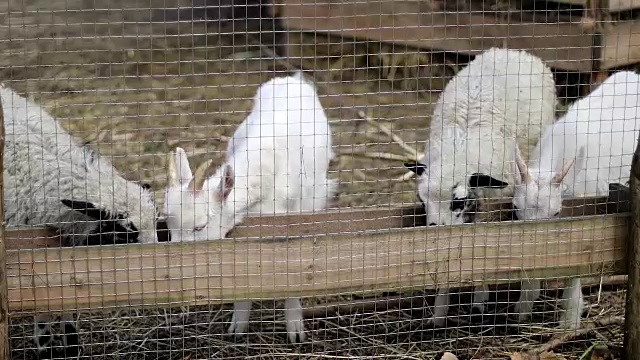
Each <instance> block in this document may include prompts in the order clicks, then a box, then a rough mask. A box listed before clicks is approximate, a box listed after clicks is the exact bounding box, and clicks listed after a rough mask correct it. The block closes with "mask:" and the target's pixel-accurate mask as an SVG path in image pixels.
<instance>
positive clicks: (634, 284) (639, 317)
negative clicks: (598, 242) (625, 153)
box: [624, 144, 640, 360]
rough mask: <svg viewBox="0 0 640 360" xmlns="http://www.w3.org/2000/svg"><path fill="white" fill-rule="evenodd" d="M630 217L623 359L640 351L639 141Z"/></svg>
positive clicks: (634, 167) (631, 357)
mask: <svg viewBox="0 0 640 360" xmlns="http://www.w3.org/2000/svg"><path fill="white" fill-rule="evenodd" d="M629 187H630V191H631V218H630V220H629V240H628V245H627V246H628V249H629V250H628V254H627V274H628V275H629V277H628V279H627V303H626V311H625V324H624V328H625V332H624V355H625V359H627V360H632V359H637V358H638V354H640V144H638V147H637V148H636V151H635V154H634V155H633V163H632V165H631V176H630V179H629Z"/></svg>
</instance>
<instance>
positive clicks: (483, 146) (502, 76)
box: [406, 48, 557, 326]
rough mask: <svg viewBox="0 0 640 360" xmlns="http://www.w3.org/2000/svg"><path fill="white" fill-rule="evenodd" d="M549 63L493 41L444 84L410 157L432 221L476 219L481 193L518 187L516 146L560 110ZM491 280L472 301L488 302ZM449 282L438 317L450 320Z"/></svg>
mask: <svg viewBox="0 0 640 360" xmlns="http://www.w3.org/2000/svg"><path fill="white" fill-rule="evenodd" d="M556 104H557V97H556V91H555V82H554V80H553V75H552V73H551V70H549V68H548V67H547V66H546V65H545V64H544V63H543V62H542V60H540V59H539V58H537V57H535V56H533V55H531V54H529V53H527V52H525V51H518V50H510V49H498V48H492V49H489V50H487V51H485V52H483V53H482V54H480V55H478V56H476V58H475V59H474V60H473V61H471V62H470V63H469V64H468V65H467V66H466V67H465V68H464V69H462V70H461V71H460V72H459V73H458V74H457V75H456V76H455V77H454V78H453V79H452V80H451V81H450V82H449V83H448V84H447V86H446V87H445V89H444V92H443V93H442V94H441V95H440V97H439V99H438V102H437V103H436V106H435V109H434V112H433V116H432V119H431V126H430V135H429V141H428V142H427V144H426V149H425V156H424V158H423V159H422V160H421V161H420V162H418V163H413V164H406V166H407V167H408V168H409V169H411V170H412V171H414V172H415V173H416V175H417V176H418V180H417V182H418V196H419V198H420V200H421V201H422V203H423V204H424V206H425V210H426V213H427V222H428V224H429V225H437V224H445V225H448V224H462V223H466V222H472V221H473V220H474V218H475V214H476V211H477V209H478V207H479V206H480V201H484V199H486V198H496V197H498V198H506V197H511V195H512V194H513V172H512V170H513V168H512V166H509V165H508V164H510V163H512V162H513V157H514V155H513V151H512V150H511V149H513V146H515V144H516V142H517V143H518V144H519V145H520V146H522V147H523V148H524V149H527V150H528V149H530V148H532V147H533V146H534V145H535V141H536V139H537V138H538V137H539V136H540V133H541V131H542V128H543V127H544V126H546V125H548V124H551V123H552V122H553V120H554V116H555V108H556ZM487 299H488V291H487V289H486V287H484V286H483V287H482V288H481V289H480V288H477V289H476V292H475V294H474V306H473V307H474V308H475V309H479V310H480V311H482V310H483V305H482V303H483V302H484V301H486V300H487ZM448 302H449V300H448V295H447V290H446V289H441V290H440V291H439V294H438V297H437V299H436V307H435V311H434V316H433V318H432V321H433V322H434V324H435V325H436V326H442V325H443V324H444V320H445V319H444V316H445V315H446V312H447V308H448Z"/></svg>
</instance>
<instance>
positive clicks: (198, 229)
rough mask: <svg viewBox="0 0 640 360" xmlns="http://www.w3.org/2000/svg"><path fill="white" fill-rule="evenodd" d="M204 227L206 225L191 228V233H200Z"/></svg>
mask: <svg viewBox="0 0 640 360" xmlns="http://www.w3.org/2000/svg"><path fill="white" fill-rule="evenodd" d="M206 226H207V225H202V226H196V227H195V228H193V232H200V231H202V230H204V228H205V227H206Z"/></svg>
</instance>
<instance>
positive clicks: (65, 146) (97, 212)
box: [0, 87, 157, 354]
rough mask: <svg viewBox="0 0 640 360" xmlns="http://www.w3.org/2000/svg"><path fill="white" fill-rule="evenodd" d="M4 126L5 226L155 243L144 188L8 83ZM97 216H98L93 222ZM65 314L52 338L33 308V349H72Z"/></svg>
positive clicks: (91, 241)
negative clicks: (59, 345) (59, 346)
mask: <svg viewBox="0 0 640 360" xmlns="http://www.w3.org/2000/svg"><path fill="white" fill-rule="evenodd" d="M0 99H1V100H2V107H3V115H4V126H5V149H4V150H5V153H4V214H5V222H6V225H7V226H9V227H11V226H47V227H51V228H53V229H56V230H58V231H59V232H60V234H61V236H62V238H63V240H64V241H65V244H66V245H98V244H104V243H128V242H141V243H152V242H156V241H157V234H156V229H155V221H156V208H155V205H154V202H153V199H152V197H151V194H150V193H149V191H148V187H147V186H144V187H141V186H140V185H138V184H136V183H133V182H130V181H127V180H125V179H124V178H122V176H121V175H120V174H119V173H118V172H117V171H116V170H115V169H114V168H113V166H112V165H111V163H110V162H109V161H108V160H107V159H104V158H101V157H99V156H98V155H97V154H96V153H95V151H94V150H92V149H91V148H89V147H88V146H86V144H85V145H82V144H79V143H78V142H77V141H76V140H75V139H74V138H73V137H71V136H70V135H69V134H68V133H67V132H66V131H65V130H64V129H63V128H62V127H60V126H59V125H58V123H57V122H56V120H55V119H54V118H53V117H52V116H51V115H49V114H48V113H47V112H46V111H45V110H44V109H42V108H41V107H40V106H38V105H37V104H35V103H33V102H31V101H30V100H28V99H26V98H24V97H22V96H20V95H19V94H17V93H16V92H14V91H13V90H12V89H10V88H5V87H0ZM100 218H102V222H98V221H97V220H99V219H100ZM71 318H72V317H71V315H70V314H63V316H62V322H61V324H62V330H63V336H62V338H60V336H54V335H53V334H52V328H51V317H50V316H49V315H47V314H38V315H37V316H36V318H35V321H34V341H35V343H36V346H37V349H38V353H39V354H46V353H47V352H50V351H52V350H53V347H54V343H55V342H57V341H61V342H62V343H63V346H64V348H65V349H66V350H65V351H67V353H69V354H70V353H73V352H74V351H78V346H77V345H78V336H77V331H76V330H75V325H74V324H73V323H72V322H71Z"/></svg>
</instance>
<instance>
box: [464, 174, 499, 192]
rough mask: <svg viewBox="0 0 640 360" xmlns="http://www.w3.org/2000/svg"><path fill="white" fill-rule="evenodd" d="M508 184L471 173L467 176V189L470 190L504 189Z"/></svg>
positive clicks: (487, 176)
mask: <svg viewBox="0 0 640 360" xmlns="http://www.w3.org/2000/svg"><path fill="white" fill-rule="evenodd" d="M507 186H509V184H508V183H506V182H504V181H500V180H498V179H494V178H492V177H491V176H489V175H485V174H479V173H473V174H471V176H469V187H472V188H481V187H483V188H505V187H507Z"/></svg>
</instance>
